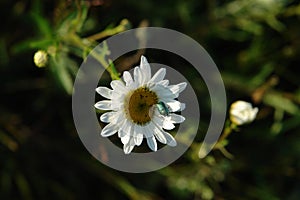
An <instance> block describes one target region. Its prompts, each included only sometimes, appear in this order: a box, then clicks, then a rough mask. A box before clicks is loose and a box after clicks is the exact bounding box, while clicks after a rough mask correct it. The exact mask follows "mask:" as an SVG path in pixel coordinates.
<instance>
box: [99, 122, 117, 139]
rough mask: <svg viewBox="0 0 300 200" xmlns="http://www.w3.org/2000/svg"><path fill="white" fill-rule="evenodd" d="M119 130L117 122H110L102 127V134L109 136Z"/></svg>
mask: <svg viewBox="0 0 300 200" xmlns="http://www.w3.org/2000/svg"><path fill="white" fill-rule="evenodd" d="M117 131H118V127H117V126H116V125H115V124H112V123H110V124H108V125H106V126H105V127H104V129H102V131H101V135H102V136H103V137H109V136H111V135H113V134H115V133H116V132H117Z"/></svg>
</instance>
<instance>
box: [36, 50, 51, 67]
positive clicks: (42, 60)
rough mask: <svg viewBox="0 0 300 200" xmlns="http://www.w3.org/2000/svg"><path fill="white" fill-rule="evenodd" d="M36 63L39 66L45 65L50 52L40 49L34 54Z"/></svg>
mask: <svg viewBox="0 0 300 200" xmlns="http://www.w3.org/2000/svg"><path fill="white" fill-rule="evenodd" d="M33 61H34V64H35V65H36V66H38V67H45V66H46V64H47V62H48V54H47V52H46V51H43V50H38V51H37V52H35V54H34V56H33Z"/></svg>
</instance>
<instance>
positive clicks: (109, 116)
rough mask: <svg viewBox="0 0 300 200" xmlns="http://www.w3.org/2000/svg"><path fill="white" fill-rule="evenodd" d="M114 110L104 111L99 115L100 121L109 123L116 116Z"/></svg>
mask: <svg viewBox="0 0 300 200" xmlns="http://www.w3.org/2000/svg"><path fill="white" fill-rule="evenodd" d="M116 115H117V114H116V112H106V113H104V114H102V115H101V116H100V121H101V122H104V123H109V122H111V121H112V119H113V118H114V117H116Z"/></svg>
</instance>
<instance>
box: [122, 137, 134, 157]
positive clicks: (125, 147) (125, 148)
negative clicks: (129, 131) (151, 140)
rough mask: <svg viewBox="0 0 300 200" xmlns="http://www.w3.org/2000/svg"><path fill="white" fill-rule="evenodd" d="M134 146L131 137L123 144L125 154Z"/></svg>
mask: <svg viewBox="0 0 300 200" xmlns="http://www.w3.org/2000/svg"><path fill="white" fill-rule="evenodd" d="M134 146H135V144H134V142H133V139H132V138H130V140H129V142H128V143H126V144H124V145H123V150H124V153H125V154H130V153H131V151H132V149H133V147H134Z"/></svg>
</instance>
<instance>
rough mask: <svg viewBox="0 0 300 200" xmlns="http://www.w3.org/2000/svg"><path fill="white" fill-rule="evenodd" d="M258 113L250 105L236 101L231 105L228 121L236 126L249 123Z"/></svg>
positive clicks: (256, 109)
mask: <svg viewBox="0 0 300 200" xmlns="http://www.w3.org/2000/svg"><path fill="white" fill-rule="evenodd" d="M257 112H258V108H253V107H252V105H251V103H248V102H245V101H236V102H234V103H233V104H231V107H230V110H229V114H230V120H231V121H232V123H234V124H236V125H243V124H247V123H251V122H252V121H253V120H254V119H255V117H256V114H257Z"/></svg>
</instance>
